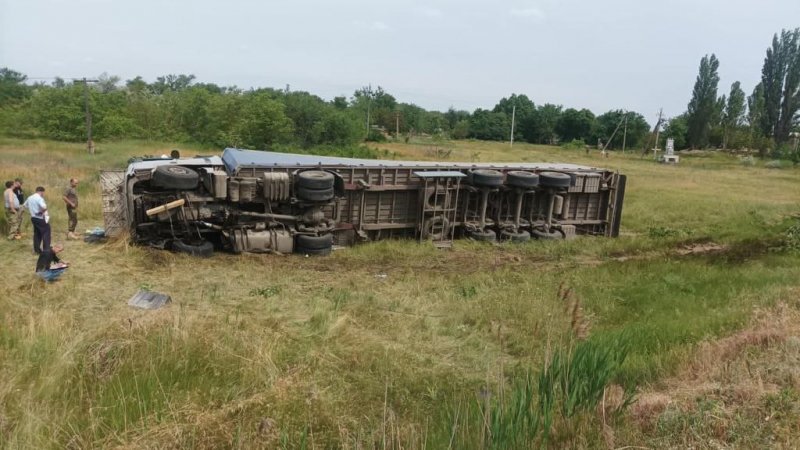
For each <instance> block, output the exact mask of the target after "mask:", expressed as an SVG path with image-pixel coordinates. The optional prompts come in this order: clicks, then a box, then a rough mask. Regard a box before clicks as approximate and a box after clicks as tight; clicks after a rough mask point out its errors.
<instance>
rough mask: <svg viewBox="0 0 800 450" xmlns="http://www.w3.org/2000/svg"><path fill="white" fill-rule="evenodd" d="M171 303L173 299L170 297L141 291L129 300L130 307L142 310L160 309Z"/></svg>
mask: <svg viewBox="0 0 800 450" xmlns="http://www.w3.org/2000/svg"><path fill="white" fill-rule="evenodd" d="M171 301H172V298H171V297H170V296H169V295H165V294H160V293H158V292H153V291H150V290H140V291H139V292H137V293H136V295H134V296H133V297H131V298H130V300H128V305H129V306H133V307H134V308H141V309H158V308H161V307H162V306H164V305H166V304H167V303H170V302H171Z"/></svg>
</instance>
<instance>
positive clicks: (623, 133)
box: [622, 113, 628, 155]
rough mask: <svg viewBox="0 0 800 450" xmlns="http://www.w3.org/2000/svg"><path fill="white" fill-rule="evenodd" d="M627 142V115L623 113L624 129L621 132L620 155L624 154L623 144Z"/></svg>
mask: <svg viewBox="0 0 800 450" xmlns="http://www.w3.org/2000/svg"><path fill="white" fill-rule="evenodd" d="M627 140H628V113H625V128H624V129H623V130H622V154H623V155H624V154H625V143H626V142H627Z"/></svg>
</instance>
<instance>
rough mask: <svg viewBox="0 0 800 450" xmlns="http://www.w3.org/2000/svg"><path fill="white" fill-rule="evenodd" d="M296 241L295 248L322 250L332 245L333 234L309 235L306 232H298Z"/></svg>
mask: <svg viewBox="0 0 800 450" xmlns="http://www.w3.org/2000/svg"><path fill="white" fill-rule="evenodd" d="M296 243H297V248H304V249H307V250H322V249H326V248H331V247H332V246H333V235H332V234H324V235H322V236H309V235H307V234H298V235H297V239H296Z"/></svg>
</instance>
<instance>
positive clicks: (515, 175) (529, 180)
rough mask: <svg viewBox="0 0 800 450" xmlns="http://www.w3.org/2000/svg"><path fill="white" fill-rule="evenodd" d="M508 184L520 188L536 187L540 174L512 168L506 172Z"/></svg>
mask: <svg viewBox="0 0 800 450" xmlns="http://www.w3.org/2000/svg"><path fill="white" fill-rule="evenodd" d="M506 184H507V185H509V186H514V187H519V188H535V187H536V186H538V185H539V175H536V174H535V173H533V172H526V171H524V170H512V171H511V172H508V173H507V174H506Z"/></svg>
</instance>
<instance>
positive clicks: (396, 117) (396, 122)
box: [394, 111, 400, 139]
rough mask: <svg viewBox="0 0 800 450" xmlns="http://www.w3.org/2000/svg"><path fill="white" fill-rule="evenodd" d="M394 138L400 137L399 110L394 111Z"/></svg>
mask: <svg viewBox="0 0 800 450" xmlns="http://www.w3.org/2000/svg"><path fill="white" fill-rule="evenodd" d="M394 138H395V139H400V111H395V112H394Z"/></svg>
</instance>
